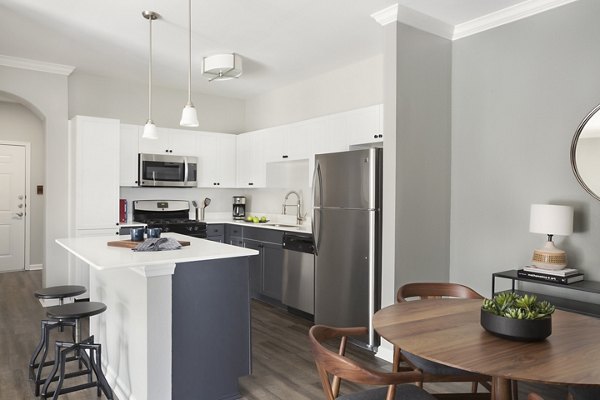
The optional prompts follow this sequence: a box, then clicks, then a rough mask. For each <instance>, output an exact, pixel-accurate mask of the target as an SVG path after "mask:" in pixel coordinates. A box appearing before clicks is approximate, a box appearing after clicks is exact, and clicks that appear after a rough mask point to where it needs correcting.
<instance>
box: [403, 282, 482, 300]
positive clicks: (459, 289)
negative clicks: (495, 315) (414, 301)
mask: <svg viewBox="0 0 600 400" xmlns="http://www.w3.org/2000/svg"><path fill="white" fill-rule="evenodd" d="M412 297H418V298H419V299H439V298H442V297H454V298H461V299H483V296H481V295H480V294H479V293H477V292H476V291H474V290H473V289H471V288H469V287H467V286H464V285H461V284H458V283H447V282H419V283H407V284H406V285H403V286H401V287H400V289H398V294H397V296H396V300H397V301H398V303H401V302H404V301H407V299H410V298H412Z"/></svg>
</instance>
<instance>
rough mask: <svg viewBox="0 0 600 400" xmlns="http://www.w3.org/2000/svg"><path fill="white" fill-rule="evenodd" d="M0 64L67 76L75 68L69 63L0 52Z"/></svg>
mask: <svg viewBox="0 0 600 400" xmlns="http://www.w3.org/2000/svg"><path fill="white" fill-rule="evenodd" d="M0 65H2V66H5V67H12V68H19V69H28V70H31V71H39V72H47V73H49V74H57V75H65V76H69V75H71V73H72V72H73V71H74V70H75V67H73V66H71V65H62V64H53V63H48V62H44V61H37V60H30V59H28V58H19V57H12V56H5V55H1V54H0Z"/></svg>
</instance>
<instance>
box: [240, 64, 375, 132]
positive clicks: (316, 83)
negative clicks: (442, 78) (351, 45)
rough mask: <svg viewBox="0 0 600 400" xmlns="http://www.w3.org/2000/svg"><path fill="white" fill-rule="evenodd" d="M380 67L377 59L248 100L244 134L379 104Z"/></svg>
mask: <svg viewBox="0 0 600 400" xmlns="http://www.w3.org/2000/svg"><path fill="white" fill-rule="evenodd" d="M324 56H327V55H324ZM382 68H383V56H376V57H372V58H369V59H366V60H360V61H357V62H356V63H354V64H351V65H348V66H345V67H343V68H340V69H337V70H334V71H330V72H327V73H324V74H321V75H318V76H315V77H313V78H310V79H307V80H304V81H300V82H297V83H294V84H292V85H289V86H286V87H283V88H280V89H276V90H273V91H271V92H269V93H266V94H263V95H261V96H257V97H255V98H251V99H248V100H247V101H246V120H245V127H246V131H253V130H257V129H262V128H269V127H273V126H277V125H283V124H288V123H292V122H297V121H303V120H306V119H309V118H315V117H319V116H323V115H328V114H334V113H337V112H342V111H348V110H353V109H355V108H361V107H366V106H371V105H374V104H381V103H382V102H383V84H382V74H383V71H382Z"/></svg>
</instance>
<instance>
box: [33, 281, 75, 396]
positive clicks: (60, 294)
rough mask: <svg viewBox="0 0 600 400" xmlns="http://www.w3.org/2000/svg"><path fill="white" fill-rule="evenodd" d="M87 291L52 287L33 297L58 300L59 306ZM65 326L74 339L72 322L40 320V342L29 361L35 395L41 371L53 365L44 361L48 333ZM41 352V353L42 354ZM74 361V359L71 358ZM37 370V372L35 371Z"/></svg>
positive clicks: (48, 345) (38, 387) (70, 287)
mask: <svg viewBox="0 0 600 400" xmlns="http://www.w3.org/2000/svg"><path fill="white" fill-rule="evenodd" d="M86 291H87V289H86V288H85V287H84V286H76V285H66V286H52V287H48V288H45V289H40V290H36V291H35V292H34V293H33V295H34V296H35V297H36V298H37V299H46V300H48V299H58V303H59V305H63V304H64V299H65V298H69V297H75V296H79V295H80V294H84V293H85V292H86ZM65 326H70V327H71V328H72V329H73V338H75V322H74V321H66V320H65V321H58V320H42V321H41V334H40V341H39V343H38V345H37V346H36V348H35V350H34V351H33V354H32V356H31V359H30V360H29V378H30V379H33V380H34V381H35V395H36V396H39V394H40V385H41V384H43V383H44V380H43V379H42V377H41V374H42V369H43V368H44V367H46V366H49V365H52V364H54V361H53V360H51V361H46V357H47V355H48V348H49V347H50V331H52V330H53V329H56V328H60V331H61V332H62V331H63V330H64V327H65ZM42 351H43V352H42ZM40 353H41V354H42V357H41V359H40V362H39V363H38V362H37V358H38V356H39V355H40ZM72 359H74V358H72ZM36 368H37V371H36Z"/></svg>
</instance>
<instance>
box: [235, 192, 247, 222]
mask: <svg viewBox="0 0 600 400" xmlns="http://www.w3.org/2000/svg"><path fill="white" fill-rule="evenodd" d="M244 218H246V197H245V196H233V219H244Z"/></svg>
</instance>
